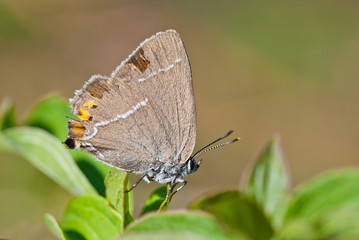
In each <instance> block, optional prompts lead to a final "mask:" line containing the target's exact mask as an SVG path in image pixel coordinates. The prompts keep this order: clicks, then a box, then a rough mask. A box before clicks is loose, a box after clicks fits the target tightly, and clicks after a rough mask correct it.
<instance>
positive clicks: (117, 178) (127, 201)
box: [105, 171, 133, 229]
mask: <svg viewBox="0 0 359 240" xmlns="http://www.w3.org/2000/svg"><path fill="white" fill-rule="evenodd" d="M105 185H106V198H107V200H108V201H109V203H110V204H111V206H113V208H114V209H115V210H116V211H117V212H118V213H119V215H120V216H121V218H122V219H124V220H123V221H122V223H123V224H122V229H123V228H125V227H126V226H127V225H128V224H129V223H131V222H132V221H133V218H132V216H131V211H132V209H131V207H132V206H133V203H132V202H133V196H132V192H129V193H125V191H126V189H129V181H128V173H126V172H124V171H115V172H112V173H110V174H108V175H107V177H106V180H105Z"/></svg>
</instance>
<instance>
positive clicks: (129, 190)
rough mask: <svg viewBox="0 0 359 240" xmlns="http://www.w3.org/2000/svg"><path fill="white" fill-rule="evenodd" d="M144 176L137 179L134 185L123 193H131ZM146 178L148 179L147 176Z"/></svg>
mask: <svg viewBox="0 0 359 240" xmlns="http://www.w3.org/2000/svg"><path fill="white" fill-rule="evenodd" d="M146 176H147V174H144V175H143V176H142V177H140V179H138V180H137V182H135V184H133V185H132V187H131V188H130V189H128V190H126V191H125V193H128V192H131V191H132V190H133V189H134V188H135V187H136V186H137V184H139V183H140V182H141V181H142V180H143V179H144V178H145V177H146ZM147 178H148V179H149V177H148V176H147Z"/></svg>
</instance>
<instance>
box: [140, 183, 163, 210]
mask: <svg viewBox="0 0 359 240" xmlns="http://www.w3.org/2000/svg"><path fill="white" fill-rule="evenodd" d="M167 191H168V185H166V186H162V187H159V188H157V189H156V190H154V191H153V192H152V193H151V194H150V196H149V197H148V198H147V200H146V202H145V205H144V206H143V209H142V212H141V215H144V214H145V213H148V212H151V211H157V210H158V209H159V208H160V207H161V205H162V204H163V202H164V201H165V199H166V195H167ZM167 207H168V204H167V205H165V206H163V207H162V210H166V209H167Z"/></svg>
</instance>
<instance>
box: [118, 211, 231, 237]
mask: <svg viewBox="0 0 359 240" xmlns="http://www.w3.org/2000/svg"><path fill="white" fill-rule="evenodd" d="M146 235H147V237H148V238H147V239H156V238H155V237H159V239H180V238H179V237H180V236H181V235H182V239H194V238H193V236H196V237H197V238H196V239H212V240H219V239H223V240H227V239H234V238H233V237H230V235H228V233H226V232H225V231H224V230H223V228H222V227H221V225H220V224H219V223H218V222H217V220H216V219H215V218H214V217H212V216H210V215H207V214H205V213H202V212H197V211H196V212H194V211H187V212H185V211H181V212H171V213H169V212H166V213H160V214H147V215H146V216H144V217H142V218H140V219H139V220H137V221H136V222H134V223H132V224H131V225H129V227H128V228H127V231H126V232H125V234H124V235H123V236H122V237H123V239H136V237H138V239H146V238H145V236H146ZM172 235H173V236H176V238H172V237H171V236H172ZM187 236H188V237H189V238H187ZM190 237H191V238H190ZM121 239H122V238H121Z"/></svg>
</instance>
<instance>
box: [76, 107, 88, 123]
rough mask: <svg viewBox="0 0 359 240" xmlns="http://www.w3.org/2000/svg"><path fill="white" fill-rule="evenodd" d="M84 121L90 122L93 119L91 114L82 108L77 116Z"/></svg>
mask: <svg viewBox="0 0 359 240" xmlns="http://www.w3.org/2000/svg"><path fill="white" fill-rule="evenodd" d="M77 117H78V118H80V119H81V120H82V121H88V120H89V119H90V117H91V115H90V113H89V112H88V111H87V110H86V109H85V108H84V107H80V110H79V114H78V115H77Z"/></svg>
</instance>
